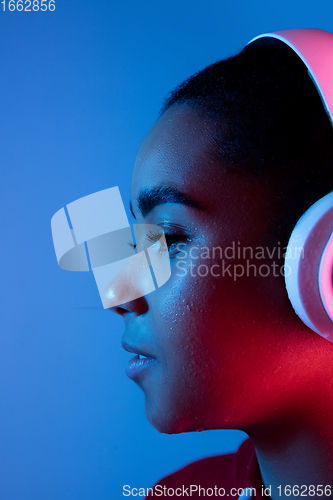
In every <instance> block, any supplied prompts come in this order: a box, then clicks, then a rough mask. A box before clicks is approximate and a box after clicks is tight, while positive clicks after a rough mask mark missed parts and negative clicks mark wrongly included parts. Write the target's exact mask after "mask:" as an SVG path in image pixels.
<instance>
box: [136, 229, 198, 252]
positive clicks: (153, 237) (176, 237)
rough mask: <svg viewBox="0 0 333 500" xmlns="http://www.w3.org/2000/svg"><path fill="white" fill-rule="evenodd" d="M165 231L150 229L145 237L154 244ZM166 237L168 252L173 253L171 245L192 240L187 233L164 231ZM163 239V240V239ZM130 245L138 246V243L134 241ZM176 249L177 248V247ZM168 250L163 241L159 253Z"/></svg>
mask: <svg viewBox="0 0 333 500" xmlns="http://www.w3.org/2000/svg"><path fill="white" fill-rule="evenodd" d="M162 235H163V233H161V232H154V231H149V232H148V233H147V234H146V236H145V238H146V239H147V240H148V241H149V242H150V243H152V244H154V243H157V241H159V240H160V238H161V237H162ZM164 237H165V241H166V244H167V248H168V252H169V253H171V251H172V249H171V247H172V246H173V245H174V244H175V243H179V242H180V241H182V242H189V241H191V240H190V239H189V238H188V236H186V235H183V234H168V233H164ZM170 240H173V241H170ZM162 241H163V240H162ZM130 246H131V247H132V248H136V247H137V245H133V244H132V243H130ZM175 249H176V248H175ZM164 252H166V249H165V245H164V244H163V243H162V245H161V248H159V250H158V253H164Z"/></svg>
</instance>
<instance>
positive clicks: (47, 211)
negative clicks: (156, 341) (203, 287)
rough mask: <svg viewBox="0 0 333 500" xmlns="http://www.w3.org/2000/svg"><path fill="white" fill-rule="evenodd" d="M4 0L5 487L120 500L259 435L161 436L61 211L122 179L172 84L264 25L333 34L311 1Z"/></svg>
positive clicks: (0, 469)
mask: <svg viewBox="0 0 333 500" xmlns="http://www.w3.org/2000/svg"><path fill="white" fill-rule="evenodd" d="M55 4H56V10H55V11H54V12H40V11H39V12H9V11H8V9H6V11H5V12H3V10H2V9H3V4H1V3H0V102H1V105H0V165H1V177H0V189H1V197H0V203H1V235H2V241H1V331H0V405H1V408H0V499H1V500H74V499H78V500H106V499H108V500H117V499H120V498H123V496H122V487H123V485H125V484H128V485H130V486H131V487H145V488H147V487H148V486H151V485H152V484H153V483H154V482H155V481H156V480H157V479H158V478H160V477H161V476H163V475H165V474H167V473H169V472H171V471H173V470H175V469H176V468H178V467H180V466H182V465H183V464H185V463H187V462H189V461H191V460H194V459H196V458H199V457H202V456H205V455H208V454H215V453H220V452H225V451H233V450H235V449H236V448H237V447H238V445H239V443H240V442H241V441H242V440H243V439H244V437H245V434H243V433H241V432H237V431H233V432H225V431H214V432H204V433H194V434H184V435H178V436H166V435H160V434H158V433H157V431H155V429H153V428H152V427H151V426H150V425H149V424H148V422H147V421H146V419H145V415H144V398H143V394H142V393H141V391H140V389H139V388H138V387H137V386H136V385H135V384H134V383H133V382H132V381H130V380H129V379H127V377H126V375H125V372H124V371H125V366H126V362H127V359H128V358H129V357H131V356H130V355H129V354H128V353H125V352H124V351H123V350H122V348H121V346H120V339H121V335H122V332H123V328H124V326H123V320H122V319H121V318H120V317H116V315H115V314H111V313H110V312H109V311H105V310H103V309H102V307H101V303H100V299H99V295H98V291H97V287H96V285H95V282H94V278H93V275H92V274H91V273H71V272H65V271H63V270H61V269H60V268H59V267H58V266H57V262H56V257H55V254H54V249H53V243H52V237H51V230H50V220H51V217H52V215H53V214H54V213H55V212H56V211H57V210H58V209H60V208H61V207H63V206H65V205H66V204H67V203H69V202H71V201H74V200H76V199H78V198H80V197H82V196H85V195H88V194H90V193H93V192H96V191H99V190H102V189H105V188H107V187H111V186H119V187H120V191H121V193H122V195H123V199H124V201H125V202H126V208H128V201H129V185H130V175H131V169H132V165H133V162H134V158H135V155H136V151H137V149H138V147H139V145H140V143H141V141H142V139H143V137H144V136H145V134H146V132H147V131H148V129H149V128H150V126H151V125H152V124H153V122H154V120H155V119H156V117H157V113H158V110H159V107H160V105H161V103H162V101H163V98H164V96H165V95H166V94H167V93H168V92H169V91H170V90H171V89H172V88H173V87H174V86H175V85H177V84H178V83H180V82H181V81H182V80H184V79H185V78H186V77H188V76H189V75H191V74H192V73H193V72H195V71H197V70H199V69H201V68H203V67H204V66H206V65H208V64H210V63H213V62H215V61H217V60H218V59H221V58H224V57H227V56H229V55H232V54H234V53H236V52H238V51H239V50H240V49H241V48H242V47H243V46H244V45H245V44H246V43H247V42H248V41H249V40H250V39H251V38H252V37H254V36H255V35H257V34H260V33H262V32H265V31H271V30H277V29H285V28H294V27H315V28H322V29H326V30H328V31H333V4H332V2H329V1H326V2H323V1H320V0H318V1H317V2H312V1H311V2H304V0H297V1H291V2H290V1H287V0H280V1H279V2H267V1H266V0H256V1H255V0H254V1H251V2H249V1H248V0H238V1H237V0H236V1H233V2H231V1H230V2H226V1H221V0H220V1H218V0H208V1H193V0H192V1H191V0H169V1H168V2H164V1H160V2H157V1H152V0H143V1H141V2H135V1H123V2H110V1H107V0H100V1H92V0H90V1H88V0H66V1H65V0H55Z"/></svg>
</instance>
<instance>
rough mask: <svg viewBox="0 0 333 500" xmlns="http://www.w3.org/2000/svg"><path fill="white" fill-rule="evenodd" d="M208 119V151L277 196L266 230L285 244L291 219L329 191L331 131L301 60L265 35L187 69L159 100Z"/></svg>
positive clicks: (331, 181)
mask: <svg viewBox="0 0 333 500" xmlns="http://www.w3.org/2000/svg"><path fill="white" fill-rule="evenodd" d="M176 105H177V106H182V105H184V106H189V107H191V108H193V109H194V110H197V112H198V113H200V115H202V116H204V117H205V118H208V119H210V121H211V124H212V137H213V139H214V143H215V145H216V148H215V151H214V152H213V153H214V155H215V156H217V157H218V158H219V160H220V161H221V163H222V164H223V165H224V166H225V167H226V168H227V169H228V170H230V171H234V172H235V173H238V174H241V175H244V174H245V175H251V176H257V177H261V178H262V179H263V181H264V182H265V183H266V184H268V185H269V186H270V188H271V189H272V190H273V191H274V192H275V193H276V196H278V197H279V199H280V200H281V204H280V214H279V220H278V221H276V224H275V225H274V224H273V226H274V227H273V230H272V233H274V238H275V237H278V238H279V239H280V241H281V242H284V243H285V244H286V243H287V241H288V239H289V237H290V233H291V231H292V228H293V226H294V225H295V224H296V222H297V220H298V218H299V217H300V216H301V215H302V214H303V213H304V212H305V211H306V210H307V208H309V206H311V205H312V204H313V203H314V202H315V201H317V200H318V199H319V198H321V197H322V196H324V195H326V194H327V193H328V192H330V191H332V190H333V130H332V125H331V122H330V120H329V117H328V115H327V113H326V110H325V108H324V105H323V103H322V101H321V98H320V96H319V94H318V91H317V89H316V87H315V85H314V83H313V82H312V80H311V78H310V77H309V75H308V72H307V68H306V66H305V65H304V63H303V62H302V61H301V59H300V58H299V57H298V56H297V55H296V54H295V53H294V51H293V50H291V49H290V48H289V47H288V46H287V45H286V44H284V43H283V42H281V41H279V40H276V39H273V38H265V39H259V40H257V41H255V42H253V43H252V44H250V45H248V46H246V47H245V48H244V49H243V50H242V51H241V52H240V53H239V54H237V55H235V56H233V57H230V58H228V59H225V60H222V61H219V62H217V63H215V64H212V65H211V66H208V67H207V68H205V69H203V70H202V71H199V72H198V73H196V74H194V75H192V76H191V77H190V78H188V79H187V80H186V81H185V82H183V83H182V84H181V85H179V86H178V87H177V88H176V89H175V90H173V91H172V92H171V93H170V95H169V96H168V97H167V99H166V100H165V102H164V105H163V107H162V110H161V114H163V113H164V112H165V111H166V110H168V109H169V108H170V107H172V106H176Z"/></svg>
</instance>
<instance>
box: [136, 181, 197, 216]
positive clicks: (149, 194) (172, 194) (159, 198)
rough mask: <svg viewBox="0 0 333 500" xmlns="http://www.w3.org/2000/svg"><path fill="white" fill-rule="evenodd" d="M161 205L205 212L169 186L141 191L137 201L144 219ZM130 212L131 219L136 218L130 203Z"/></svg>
mask: <svg viewBox="0 0 333 500" xmlns="http://www.w3.org/2000/svg"><path fill="white" fill-rule="evenodd" d="M163 203H175V204H180V205H186V206H188V207H194V208H198V209H200V210H205V208H204V206H203V205H202V204H201V203H199V202H197V201H195V200H193V199H192V198H190V197H189V196H188V195H186V194H185V193H182V192H181V191H178V189H176V188H173V187H171V186H158V187H155V188H152V189H143V190H142V191H141V192H140V194H139V196H138V199H137V205H138V209H139V212H140V213H141V215H142V216H143V217H146V215H148V214H149V212H150V211H151V210H152V209H153V208H154V207H156V206H157V205H163ZM130 210H131V213H132V215H133V217H134V218H136V217H135V215H134V211H133V206H132V203H131V202H130Z"/></svg>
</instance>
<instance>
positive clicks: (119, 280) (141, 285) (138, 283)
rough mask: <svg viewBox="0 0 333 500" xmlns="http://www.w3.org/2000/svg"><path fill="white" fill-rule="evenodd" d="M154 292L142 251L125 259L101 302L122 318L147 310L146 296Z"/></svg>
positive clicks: (147, 264)
mask: <svg viewBox="0 0 333 500" xmlns="http://www.w3.org/2000/svg"><path fill="white" fill-rule="evenodd" d="M154 290H155V285H154V281H153V278H152V275H151V272H150V268H149V263H148V260H147V256H146V254H145V252H144V251H141V252H139V253H137V254H135V255H132V256H131V257H129V258H128V259H126V262H125V264H124V265H123V267H122V269H121V270H120V272H119V273H118V274H117V276H116V277H115V278H114V279H113V280H112V281H111V282H110V283H109V284H108V286H107V287H106V289H105V291H104V294H103V297H102V300H103V305H104V308H108V309H110V310H112V311H114V312H116V313H118V314H120V315H121V316H123V317H128V316H129V314H130V313H134V314H136V315H140V314H144V313H145V312H146V311H147V310H148V303H147V300H146V297H145V296H146V295H147V294H148V293H151V292H153V291H154Z"/></svg>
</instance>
